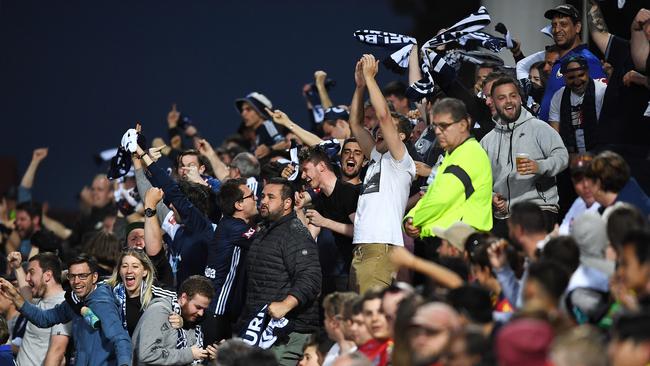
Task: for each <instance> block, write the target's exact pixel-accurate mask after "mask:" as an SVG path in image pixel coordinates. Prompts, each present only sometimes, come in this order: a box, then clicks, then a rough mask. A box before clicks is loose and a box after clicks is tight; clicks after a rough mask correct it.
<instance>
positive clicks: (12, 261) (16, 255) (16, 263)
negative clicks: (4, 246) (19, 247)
mask: <svg viewBox="0 0 650 366" xmlns="http://www.w3.org/2000/svg"><path fill="white" fill-rule="evenodd" d="M22 261H23V256H22V255H21V254H20V252H11V253H9V255H8V256H7V263H8V264H9V267H11V269H14V270H15V269H18V267H20V264H21V263H22Z"/></svg>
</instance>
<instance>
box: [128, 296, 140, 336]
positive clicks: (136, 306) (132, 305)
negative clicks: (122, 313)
mask: <svg viewBox="0 0 650 366" xmlns="http://www.w3.org/2000/svg"><path fill="white" fill-rule="evenodd" d="M141 306H142V304H141V303H140V296H136V297H128V296H127V298H126V330H127V331H128V332H129V336H132V335H133V331H134V330H135V326H136V325H138V321H139V320H140V316H142V313H141V312H140V307H141Z"/></svg>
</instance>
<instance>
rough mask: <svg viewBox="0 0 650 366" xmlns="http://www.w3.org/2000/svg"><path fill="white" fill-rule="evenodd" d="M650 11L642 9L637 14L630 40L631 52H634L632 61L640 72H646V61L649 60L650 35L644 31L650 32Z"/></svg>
mask: <svg viewBox="0 0 650 366" xmlns="http://www.w3.org/2000/svg"><path fill="white" fill-rule="evenodd" d="M648 22H650V10H648V9H641V10H639V12H638V13H637V14H636V17H635V18H634V21H633V22H632V34H631V38H630V50H631V51H632V59H633V60H634V66H635V67H636V69H637V70H639V71H645V66H646V60H647V59H648V52H649V50H650V46H649V45H648V41H649V40H650V34H648V33H646V32H644V29H646V30H649V31H650V25H649V24H648Z"/></svg>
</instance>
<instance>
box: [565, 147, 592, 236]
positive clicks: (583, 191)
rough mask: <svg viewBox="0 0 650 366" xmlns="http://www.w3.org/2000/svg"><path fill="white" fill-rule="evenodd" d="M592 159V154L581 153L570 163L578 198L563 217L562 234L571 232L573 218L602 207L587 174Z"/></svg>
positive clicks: (572, 180) (572, 179)
mask: <svg viewBox="0 0 650 366" xmlns="http://www.w3.org/2000/svg"><path fill="white" fill-rule="evenodd" d="M592 159H593V156H592V155H591V154H580V155H578V156H576V158H574V159H572V160H571V163H570V165H569V168H570V171H571V182H572V183H573V189H574V190H575V192H576V193H577V194H578V198H576V200H575V201H574V202H573V204H572V205H571V208H569V211H568V212H567V213H566V215H565V216H564V219H562V224H561V225H560V235H569V234H570V232H571V226H572V225H573V220H575V219H576V218H577V217H578V216H580V215H582V214H583V213H585V212H588V211H590V212H591V211H593V212H598V209H599V208H600V203H598V202H596V197H594V192H593V187H592V185H591V183H590V182H589V179H588V178H587V177H586V176H585V172H586V171H587V168H588V167H589V164H591V160H592Z"/></svg>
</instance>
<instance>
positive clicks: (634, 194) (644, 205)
mask: <svg viewBox="0 0 650 366" xmlns="http://www.w3.org/2000/svg"><path fill="white" fill-rule="evenodd" d="M615 202H626V203H629V204H631V205H634V206H635V207H636V208H638V209H639V210H640V211H641V212H642V213H643V216H645V217H648V216H649V215H650V198H648V195H647V194H646V193H645V192H644V191H643V189H642V188H641V186H639V183H637V181H636V179H634V178H630V179H629V180H628V181H627V183H625V185H624V186H623V189H621V191H620V192H618V195H617V196H616V201H615Z"/></svg>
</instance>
